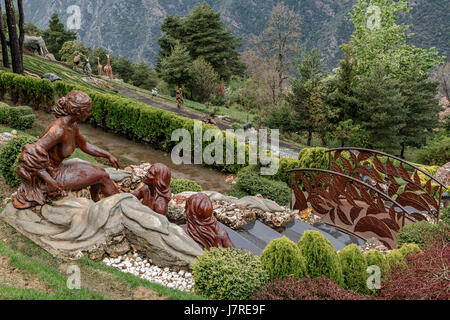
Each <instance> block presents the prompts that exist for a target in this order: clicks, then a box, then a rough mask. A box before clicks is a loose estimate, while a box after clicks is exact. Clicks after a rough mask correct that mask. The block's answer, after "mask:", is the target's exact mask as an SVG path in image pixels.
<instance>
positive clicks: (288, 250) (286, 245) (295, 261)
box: [261, 236, 306, 279]
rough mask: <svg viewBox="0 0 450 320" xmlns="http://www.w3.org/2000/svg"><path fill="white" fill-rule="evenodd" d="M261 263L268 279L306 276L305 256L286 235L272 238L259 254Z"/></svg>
mask: <svg viewBox="0 0 450 320" xmlns="http://www.w3.org/2000/svg"><path fill="white" fill-rule="evenodd" d="M261 263H262V264H263V267H264V269H265V270H266V272H267V274H268V275H269V278H270V279H277V278H281V279H286V278H297V279H301V278H303V277H304V276H306V265H305V258H303V256H302V254H301V252H300V249H299V248H298V246H296V245H295V243H293V242H292V241H291V240H289V239H288V238H287V237H285V236H283V237H282V238H279V239H275V240H272V241H271V242H270V243H269V244H268V245H267V247H266V248H265V249H264V250H263V252H262V254H261Z"/></svg>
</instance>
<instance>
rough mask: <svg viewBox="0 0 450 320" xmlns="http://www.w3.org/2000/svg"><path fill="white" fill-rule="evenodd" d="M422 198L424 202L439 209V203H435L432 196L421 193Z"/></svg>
mask: <svg viewBox="0 0 450 320" xmlns="http://www.w3.org/2000/svg"><path fill="white" fill-rule="evenodd" d="M421 196H422V198H424V199H425V201H426V202H428V203H429V204H430V205H431V206H432V207H434V208H435V209H436V210H437V209H439V204H438V203H437V201H436V199H434V198H433V197H432V196H430V195H428V194H426V193H423V194H422V195H421Z"/></svg>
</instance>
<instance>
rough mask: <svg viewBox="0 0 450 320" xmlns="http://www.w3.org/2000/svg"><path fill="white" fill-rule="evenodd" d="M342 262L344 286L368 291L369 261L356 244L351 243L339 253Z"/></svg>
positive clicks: (362, 291)
mask: <svg viewBox="0 0 450 320" xmlns="http://www.w3.org/2000/svg"><path fill="white" fill-rule="evenodd" d="M338 256H339V261H340V262H341V268H342V276H343V279H344V282H343V288H344V289H349V290H353V291H356V292H359V293H362V294H363V293H367V292H368V289H367V284H366V281H367V273H366V271H367V261H366V259H364V256H363V254H362V253H361V251H360V250H359V248H358V246H357V245H356V244H351V245H349V246H347V247H345V248H344V249H342V250H341V251H339V253H338Z"/></svg>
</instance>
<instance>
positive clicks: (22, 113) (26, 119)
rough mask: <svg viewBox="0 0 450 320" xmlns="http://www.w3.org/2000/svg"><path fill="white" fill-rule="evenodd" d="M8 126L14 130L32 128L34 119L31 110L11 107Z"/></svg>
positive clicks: (24, 107)
mask: <svg viewBox="0 0 450 320" xmlns="http://www.w3.org/2000/svg"><path fill="white" fill-rule="evenodd" d="M10 117H11V121H10V125H11V127H13V128H14V129H18V130H26V129H30V128H31V127H32V126H33V123H34V120H35V119H36V117H35V116H34V115H33V109H31V108H30V107H26V106H23V107H12V108H11V109H10Z"/></svg>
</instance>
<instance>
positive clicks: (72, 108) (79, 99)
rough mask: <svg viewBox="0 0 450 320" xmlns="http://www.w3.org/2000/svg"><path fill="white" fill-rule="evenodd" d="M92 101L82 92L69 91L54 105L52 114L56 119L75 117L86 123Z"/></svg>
mask: <svg viewBox="0 0 450 320" xmlns="http://www.w3.org/2000/svg"><path fill="white" fill-rule="evenodd" d="M91 110H92V100H91V98H90V97H89V96H88V95H87V94H86V93H84V92H83V91H77V90H74V91H71V92H69V93H68V94H67V95H66V96H65V97H63V98H60V99H59V100H58V102H57V103H56V106H55V108H54V110H53V111H54V112H55V114H56V117H57V118H60V117H67V116H77V117H78V118H79V120H80V121H83V122H84V121H86V120H87V118H88V117H89V116H90V115H91Z"/></svg>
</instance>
